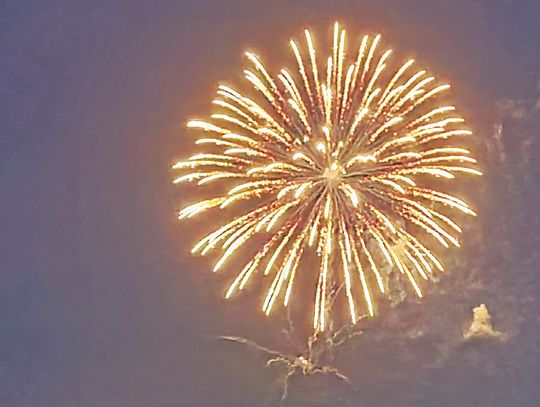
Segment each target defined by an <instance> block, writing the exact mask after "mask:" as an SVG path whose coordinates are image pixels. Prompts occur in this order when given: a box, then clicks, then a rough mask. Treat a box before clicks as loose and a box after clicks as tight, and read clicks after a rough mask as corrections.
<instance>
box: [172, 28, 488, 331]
mask: <svg viewBox="0 0 540 407" xmlns="http://www.w3.org/2000/svg"><path fill="white" fill-rule="evenodd" d="M290 45H291V48H292V50H293V54H294V60H295V63H296V64H297V69H298V72H297V73H293V72H291V71H288V70H285V69H282V70H281V71H280V72H279V74H277V75H276V76H275V77H274V76H272V74H271V73H269V71H268V70H267V69H266V68H265V66H264V65H263V63H262V62H261V60H260V59H259V57H257V56H256V55H255V54H253V53H251V52H248V53H246V57H247V59H248V61H249V63H250V64H251V68H249V69H246V70H245V71H244V73H245V77H246V79H247V81H248V82H250V83H251V85H252V86H253V87H254V89H255V92H254V94H253V95H250V96H249V97H248V96H246V95H245V94H242V93H240V92H239V91H237V90H235V89H233V88H231V87H230V86H225V85H221V86H219V89H218V92H217V94H218V97H217V99H216V100H214V105H215V106H217V107H218V108H219V109H220V110H219V112H218V113H214V114H212V115H211V120H210V121H205V120H191V121H189V122H188V127H189V128H194V129H197V130H199V131H200V132H203V133H205V134H204V136H203V137H202V138H199V139H198V140H197V141H196V144H198V145H206V146H208V152H206V153H201V154H196V155H194V156H192V157H191V158H189V159H188V160H187V161H183V162H178V163H176V164H175V165H174V167H173V168H176V169H179V170H182V171H183V172H184V174H183V175H180V176H179V177H178V178H177V179H176V180H175V182H177V183H178V182H185V181H187V182H195V183H197V185H205V184H208V183H212V182H216V183H220V184H221V185H226V186H227V187H229V188H230V189H229V190H228V192H227V193H225V194H224V195H221V196H216V197H213V198H210V199H207V200H203V201H200V202H197V203H194V204H192V205H190V206H188V207H186V208H184V209H183V210H181V211H180V213H179V218H180V219H183V218H191V217H193V216H195V215H197V214H201V213H203V212H205V211H207V210H210V209H224V208H226V207H229V206H233V205H234V204H235V203H237V202H239V201H250V202H251V203H252V204H253V207H252V209H250V210H249V211H247V212H245V213H243V214H241V215H239V216H237V214H235V213H234V211H233V212H231V213H232V215H231V220H230V221H229V222H228V223H226V224H225V225H223V226H221V227H219V228H218V229H216V230H215V231H214V232H212V233H210V234H209V235H207V236H206V237H204V238H203V239H201V240H200V241H199V242H198V243H197V244H196V245H195V247H194V248H193V250H192V252H193V253H200V254H201V255H205V254H207V253H208V252H210V251H212V250H218V251H221V257H220V258H219V259H218V260H217V262H216V265H215V267H214V271H218V270H220V269H221V268H223V267H224V265H225V263H226V262H227V260H228V259H229V258H231V257H232V256H233V255H234V254H235V253H237V252H238V251H239V250H240V249H241V248H242V247H244V245H245V244H246V243H247V242H248V241H250V240H251V239H252V238H253V237H254V236H259V237H262V238H264V239H266V242H264V243H262V244H261V247H260V248H259V249H258V250H257V251H256V253H255V254H254V255H253V257H252V258H251V259H250V260H249V261H248V262H247V264H246V265H245V267H243V268H242V269H241V271H240V272H239V274H238V275H237V277H236V278H235V279H234V280H233V281H232V283H231V285H230V287H229V289H228V291H227V297H231V296H232V295H234V293H235V292H236V291H238V290H242V289H243V288H244V287H245V286H246V285H247V283H248V282H249V281H250V279H252V278H254V276H256V275H257V274H259V275H260V274H261V270H264V272H263V273H262V275H263V276H265V277H266V278H267V279H268V281H269V288H268V292H267V295H266V297H265V300H264V303H263V311H264V312H265V313H266V314H270V313H271V311H272V310H273V309H274V306H275V304H276V301H278V300H279V299H281V301H282V302H283V303H284V305H285V306H287V305H288V304H289V303H290V299H291V296H292V295H293V292H294V283H295V279H296V277H297V276H298V274H299V273H309V272H310V271H309V270H308V269H302V267H301V263H302V259H303V258H307V257H308V256H309V257H313V256H316V257H317V258H319V270H318V272H317V275H316V276H314V286H316V290H315V293H314V300H313V301H314V310H313V329H314V331H315V332H318V331H324V330H325V328H326V327H327V321H328V320H329V319H331V315H329V314H330V313H331V312H332V310H330V309H329V307H328V304H327V301H326V299H327V291H328V287H329V286H330V285H331V284H334V283H335V284H339V285H342V286H343V287H344V290H343V293H344V294H343V295H345V298H346V302H345V303H346V304H347V308H348V313H349V315H350V320H351V322H352V323H354V322H356V320H357V316H358V315H360V314H368V315H370V316H373V315H374V314H375V312H376V307H375V301H376V299H377V297H380V296H385V295H389V293H388V290H387V288H386V287H387V286H388V278H389V274H390V272H391V271H392V270H395V271H397V272H398V273H399V274H400V275H402V276H403V278H405V279H406V280H407V281H409V283H410V286H411V288H412V290H413V291H414V292H415V293H416V295H417V296H418V297H422V295H423V293H422V285H423V284H424V281H426V280H429V279H430V277H431V276H432V275H433V273H434V272H435V271H436V270H439V271H443V270H444V269H443V266H442V263H441V261H440V260H439V259H438V257H437V252H438V251H439V247H443V248H447V247H449V246H459V241H458V239H457V235H458V234H459V233H460V232H461V229H460V227H459V225H457V224H456V222H455V220H453V219H452V216H455V215H456V214H457V213H458V212H462V213H465V214H469V215H475V213H474V211H473V210H472V209H471V208H470V206H469V205H468V204H467V203H466V202H465V201H463V200H462V199H460V198H457V197H455V196H453V195H451V194H449V193H446V192H443V191H442V188H443V187H446V184H448V183H450V180H453V179H455V178H456V177H459V176H463V175H481V172H480V171H479V170H478V169H476V168H475V163H476V161H475V159H474V158H473V157H471V153H470V152H469V151H468V150H467V149H465V148H462V147H460V142H459V140H461V139H463V138H464V137H469V136H470V135H471V134H472V133H471V131H470V130H468V129H466V128H464V127H463V126H464V124H463V122H464V120H463V118H461V117H459V116H458V115H457V114H456V109H455V108H454V106H447V105H444V104H442V105H440V104H439V103H438V102H437V100H439V99H440V98H441V94H443V93H444V92H445V91H446V90H448V89H449V87H450V86H449V85H448V84H437V82H436V80H435V78H434V77H433V76H430V75H429V73H428V72H427V71H426V70H423V69H421V70H417V71H415V70H414V69H413V66H414V63H415V62H414V61H413V60H412V59H409V60H407V61H406V62H405V63H404V64H403V65H401V66H398V67H397V69H395V70H394V69H391V68H390V67H391V64H390V56H391V51H390V50H386V51H383V50H382V49H381V36H380V35H377V36H376V37H375V38H373V39H371V38H370V37H368V36H364V37H363V38H362V41H361V43H360V45H359V47H358V51H357V52H358V54H357V55H356V56H354V57H353V58H348V55H347V53H346V52H347V47H346V35H345V30H343V29H342V28H341V27H340V25H339V24H338V23H336V24H335V26H334V37H333V47H332V51H331V54H330V57H329V58H328V59H327V60H326V61H324V63H321V61H320V59H319V57H318V56H317V53H316V47H315V41H314V39H313V36H312V35H311V33H310V32H309V31H308V30H306V31H305V44H303V43H300V42H296V41H291V43H290ZM304 45H305V46H304ZM304 48H305V49H304ZM325 73H326V76H324V75H325ZM186 170H190V172H188V173H185V171H186ZM439 188H440V189H439Z"/></svg>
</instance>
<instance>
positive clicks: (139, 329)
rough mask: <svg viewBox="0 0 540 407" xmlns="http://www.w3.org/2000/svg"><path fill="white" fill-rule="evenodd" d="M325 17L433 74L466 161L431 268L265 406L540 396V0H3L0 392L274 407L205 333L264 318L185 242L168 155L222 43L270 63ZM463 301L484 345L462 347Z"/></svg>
mask: <svg viewBox="0 0 540 407" xmlns="http://www.w3.org/2000/svg"><path fill="white" fill-rule="evenodd" d="M336 19H339V20H340V21H342V22H343V23H344V24H345V27H346V28H347V30H348V32H349V33H357V34H360V33H364V32H369V33H371V32H382V33H383V34H384V38H385V41H386V43H387V44H390V45H391V46H393V47H394V48H396V49H399V50H400V51H402V52H404V53H406V54H407V55H413V56H414V57H415V58H416V59H418V60H420V61H421V62H422V64H424V65H425V66H428V67H429V69H430V70H431V71H433V72H435V73H436V74H437V75H438V76H439V77H442V78H444V79H447V80H449V81H451V82H452V83H453V84H454V86H453V96H454V98H455V99H456V101H457V103H458V105H459V106H460V107H461V109H460V110H461V111H462V112H463V115H464V116H465V117H466V119H467V121H468V123H469V125H470V126H471V127H472V128H473V129H474V130H475V134H476V136H475V137H476V149H477V150H476V152H475V154H476V155H477V156H478V157H479V159H480V166H481V167H482V169H483V170H484V172H485V173H486V176H485V177H483V179H482V180H481V181H478V183H477V184H476V186H475V187H474V188H472V194H469V195H470V197H469V198H470V199H469V200H470V201H472V202H473V203H474V206H475V207H476V208H477V209H478V211H479V213H480V216H479V217H478V218H476V219H473V220H468V223H467V225H466V226H467V227H466V231H465V236H464V239H463V246H464V247H463V249H462V250H460V251H456V252H452V255H451V256H450V257H448V258H447V259H445V260H446V263H447V265H448V269H449V270H450V273H448V275H445V276H444V277H443V278H442V279H441V281H440V282H439V283H438V284H435V285H432V286H431V287H430V289H429V290H428V292H427V294H428V295H427V296H426V298H425V300H423V301H422V302H421V303H419V302H417V301H415V300H413V299H412V298H411V299H406V300H405V301H404V302H403V303H402V304H400V306H398V307H388V309H386V310H385V311H384V312H382V313H381V315H380V316H379V317H378V318H377V320H374V321H371V322H369V323H367V324H366V326H365V330H364V333H363V335H361V336H359V337H357V338H354V339H353V340H351V341H350V342H348V343H347V344H345V345H344V346H343V347H342V348H340V349H338V351H337V353H336V360H335V363H336V365H338V366H339V367H340V368H341V369H342V370H343V371H344V372H346V373H347V375H348V376H349V377H350V378H351V380H352V382H353V386H352V387H350V386H346V385H344V384H343V383H340V382H338V381H337V380H335V378H332V377H314V378H311V379H308V378H303V377H295V378H294V379H293V381H292V384H291V390H290V397H289V399H288V400H287V401H286V403H285V405H287V406H321V407H322V406H341V405H343V406H345V405H346V406H362V407H364V406H365V407H392V406H400V407H476V406H482V407H483V406H486V407H487V406H489V407H508V406H513V407H537V406H539V405H540V387H539V386H540V351H539V349H538V344H539V339H538V338H539V334H540V299H539V295H540V278H539V276H540V266H539V263H540V251H539V247H540V235H539V233H540V214H539V212H540V211H539V209H540V191H539V185H540V184H539V179H540V166H539V164H538V160H537V158H536V157H538V156H539V154H540V143H539V140H540V42H539V41H540V24H539V21H540V2H538V1H537V0H528V1H525V0H523V1H520V0H452V1H449V0H393V1H374V0H373V1H367V0H349V1H345V0H334V1H323V0H310V1H308V0H302V1H300V0H289V1H281V0H272V1H270V0H269V1H254V0H233V1H226V0H197V1H193V0H191V1H142V0H129V1H128V0H122V1H120V0H119V1H100V0H96V1H73V0H70V1H52V0H40V1H35V0H34V1H23V0H16V1H10V0H7V1H1V2H0V191H1V192H0V324H1V326H2V329H1V330H0V405H1V406H6V407H11V406H13V407H19V406H20V407H23V406H28V407H33V406H40V407H41V406H44V407H46V406H51V407H58V406H66V407H71V406H81V407H100V406H104V407H106V406H111V407H112V406H115V407H116V406H118V407H147V406H148V407H149V406H152V407H175V406H182V407H183V406H190V407H191V406H193V407H199V406H200V407H218V406H219V407H225V406H227V407H243V406H246V407H247V406H250V407H251V406H262V405H263V404H264V403H265V402H266V403H267V405H268V406H274V405H275V406H277V405H280V403H279V400H278V399H279V395H280V393H279V392H280V390H279V385H278V384H276V380H277V379H279V377H280V374H281V372H282V371H281V370H279V368H265V361H266V359H265V356H264V355H262V354H260V353H258V352H256V351H254V350H252V349H249V348H247V347H242V346H240V345H238V344H231V343H224V342H222V341H219V340H218V339H216V337H217V335H220V334H234V335H242V336H246V337H250V338H253V339H256V340H258V341H259V342H261V343H264V344H267V345H271V346H279V345H280V344H282V341H281V339H280V337H279V336H280V335H281V334H280V331H279V329H280V327H281V325H280V322H282V321H280V320H279V318H273V319H267V318H263V317H262V316H261V313H260V311H259V310H258V308H256V307H254V306H253V303H254V301H253V298H242V297H238V298H237V299H236V300H234V301H232V302H231V301H227V302H225V300H223V298H222V294H223V287H224V285H225V283H226V281H228V278H229V276H227V275H224V276H216V275H213V274H212V273H211V272H210V268H211V264H210V263H209V262H207V260H206V259H197V258H192V257H191V256H190V255H189V247H190V246H189V245H190V244H191V242H192V241H193V239H194V238H195V237H197V236H198V235H197V233H194V226H193V225H194V223H178V222H177V221H176V211H177V210H178V209H179V208H181V207H182V206H183V205H185V204H187V203H189V202H191V201H192V200H193V196H190V193H189V190H188V189H186V188H180V187H176V186H174V185H172V182H171V181H172V178H173V173H172V171H171V170H170V166H171V164H172V163H173V162H174V160H175V159H178V158H183V157H186V156H187V155H188V154H189V153H191V151H193V148H192V147H191V144H192V140H193V133H191V132H187V131H186V130H185V129H184V125H185V122H186V120H187V119H188V118H191V117H197V116H198V117H202V116H204V115H206V114H208V113H209V111H210V108H211V106H210V100H211V98H212V96H213V93H214V91H215V89H216V84H217V83H218V82H219V81H220V80H228V81H231V82H235V81H237V80H238V78H239V76H240V73H241V71H242V69H243V67H244V61H243V59H242V51H243V50H245V49H246V48H253V49H255V50H257V51H258V52H259V53H260V54H261V55H264V56H265V61H266V62H267V65H269V66H271V67H272V68H279V67H281V64H282V63H284V62H285V61H287V59H286V58H289V51H288V43H287V41H288V39H289V38H290V37H292V36H298V35H300V34H301V31H302V30H303V28H305V27H307V26H310V27H312V28H313V31H314V33H315V35H316V36H317V38H323V37H324V36H325V35H326V33H327V30H328V29H329V27H330V26H331V24H333V22H334V21H335V20H336ZM498 126H499V127H498ZM497 128H499V129H502V131H501V132H499V133H498V132H497V131H496V129H497ZM199 227H200V226H196V228H199ZM197 231H198V229H197ZM248 297H249V296H248ZM482 302H485V303H486V304H487V305H488V307H489V309H490V312H491V314H492V317H493V323H494V324H495V327H496V329H498V330H500V331H502V332H504V333H505V335H506V336H507V339H506V340H505V341H496V340H489V339H488V340H484V341H476V342H473V343H464V342H463V339H462V332H463V329H464V328H466V327H467V325H468V324H469V323H470V319H471V315H472V313H471V309H472V307H474V306H476V305H478V304H480V303H482Z"/></svg>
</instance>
